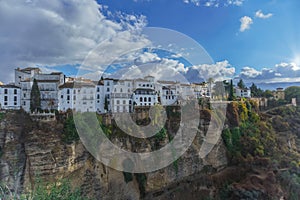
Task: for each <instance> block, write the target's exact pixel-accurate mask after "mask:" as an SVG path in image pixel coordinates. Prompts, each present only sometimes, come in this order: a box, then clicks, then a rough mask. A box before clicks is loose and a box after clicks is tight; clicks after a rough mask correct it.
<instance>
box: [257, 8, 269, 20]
mask: <svg viewBox="0 0 300 200" xmlns="http://www.w3.org/2000/svg"><path fill="white" fill-rule="evenodd" d="M272 16H273V14H272V13H268V14H264V13H263V12H262V11H261V10H258V11H256V13H255V17H257V18H261V19H267V18H270V17H272Z"/></svg>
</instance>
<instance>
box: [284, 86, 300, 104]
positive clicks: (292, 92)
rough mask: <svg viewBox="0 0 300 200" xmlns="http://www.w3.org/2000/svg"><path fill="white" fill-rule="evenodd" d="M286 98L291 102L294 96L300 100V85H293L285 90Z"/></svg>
mask: <svg viewBox="0 0 300 200" xmlns="http://www.w3.org/2000/svg"><path fill="white" fill-rule="evenodd" d="M284 93H285V100H287V101H288V102H291V100H292V98H297V101H298V102H299V101H300V87H299V86H291V87H288V88H286V89H285V90H284Z"/></svg>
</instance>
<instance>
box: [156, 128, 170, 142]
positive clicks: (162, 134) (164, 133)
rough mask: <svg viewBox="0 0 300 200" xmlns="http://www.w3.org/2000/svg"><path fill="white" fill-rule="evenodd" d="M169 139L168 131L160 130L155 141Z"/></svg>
mask: <svg viewBox="0 0 300 200" xmlns="http://www.w3.org/2000/svg"><path fill="white" fill-rule="evenodd" d="M166 137H167V130H166V129H165V128H162V129H160V131H159V132H158V133H156V134H155V139H156V140H158V141H162V140H164V139H165V138H166Z"/></svg>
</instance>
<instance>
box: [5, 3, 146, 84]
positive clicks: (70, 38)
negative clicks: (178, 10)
mask: <svg viewBox="0 0 300 200" xmlns="http://www.w3.org/2000/svg"><path fill="white" fill-rule="evenodd" d="M104 9H105V7H104V6H103V7H102V6H101V5H99V4H97V2H96V1H94V0H68V1H61V0H51V1H43V0H31V1H20V0H10V1H1V3H0V26H1V31H0V38H1V39H0V51H1V54H0V60H1V63H0V69H1V72H5V73H1V74H0V80H2V81H4V82H8V81H12V78H13V69H14V68H16V67H27V66H55V65H63V64H78V63H79V64H80V63H81V62H82V61H83V59H84V58H85V56H86V55H87V53H88V52H89V51H90V50H91V49H93V48H95V47H96V46H97V44H99V43H100V42H103V45H104V46H105V45H108V43H109V42H115V45H114V46H111V48H110V49H109V50H110V51H111V52H116V51H125V50H126V49H128V48H129V47H131V48H139V47H141V46H144V45H145V44H148V43H149V41H148V40H147V39H145V38H143V37H141V36H139V34H138V31H139V30H140V29H141V28H142V27H144V26H145V25H146V20H145V17H143V16H132V15H120V16H118V17H119V19H120V20H119V21H118V22H116V21H113V20H110V19H108V18H107V17H106V16H105V15H104V14H103V13H104ZM106 52H108V51H106ZM98 56H99V55H98ZM101 57H103V59H104V60H105V59H107V57H108V55H107V53H106V54H105V55H104V54H103V55H101ZM101 57H98V58H97V59H96V60H98V61H99V60H100V58H101ZM96 60H95V61H96ZM98 67H99V66H98Z"/></svg>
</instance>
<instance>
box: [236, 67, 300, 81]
mask: <svg viewBox="0 0 300 200" xmlns="http://www.w3.org/2000/svg"><path fill="white" fill-rule="evenodd" d="M239 77H240V78H242V79H244V80H245V81H246V82H256V83H273V82H297V81H299V80H300V78H299V77H300V67H299V66H298V65H297V64H295V63H280V64H277V65H275V66H274V67H273V68H263V69H261V70H260V71H259V70H256V69H254V68H251V67H244V68H243V69H242V71H241V73H240V74H239Z"/></svg>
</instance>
